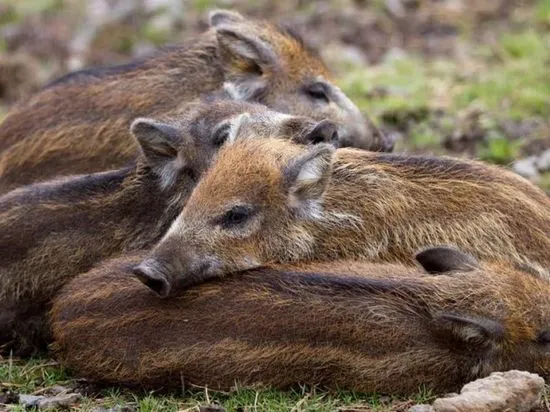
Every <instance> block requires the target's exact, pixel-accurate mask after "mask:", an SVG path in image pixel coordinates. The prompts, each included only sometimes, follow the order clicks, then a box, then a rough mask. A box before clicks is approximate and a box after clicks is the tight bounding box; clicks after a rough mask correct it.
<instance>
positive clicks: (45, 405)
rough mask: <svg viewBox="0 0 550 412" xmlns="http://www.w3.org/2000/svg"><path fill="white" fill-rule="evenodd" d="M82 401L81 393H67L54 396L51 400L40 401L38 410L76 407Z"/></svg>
mask: <svg viewBox="0 0 550 412" xmlns="http://www.w3.org/2000/svg"><path fill="white" fill-rule="evenodd" d="M80 399H82V395H80V394H79V393H67V394H63V395H57V396H52V397H50V398H44V399H40V400H39V401H38V409H57V408H63V407H68V406H71V405H74V404H75V403H77V402H78V401H80Z"/></svg>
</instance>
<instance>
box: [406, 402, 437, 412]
mask: <svg viewBox="0 0 550 412" xmlns="http://www.w3.org/2000/svg"><path fill="white" fill-rule="evenodd" d="M433 410H434V408H432V405H423V404H418V405H414V406H411V407H410V408H409V409H408V410H407V412H433Z"/></svg>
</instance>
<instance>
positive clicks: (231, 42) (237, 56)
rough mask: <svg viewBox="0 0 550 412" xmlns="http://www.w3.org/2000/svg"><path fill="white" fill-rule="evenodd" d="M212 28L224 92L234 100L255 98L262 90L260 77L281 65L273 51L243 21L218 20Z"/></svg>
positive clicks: (264, 85)
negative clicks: (216, 44) (221, 71)
mask: <svg viewBox="0 0 550 412" xmlns="http://www.w3.org/2000/svg"><path fill="white" fill-rule="evenodd" d="M215 20H216V19H215ZM215 28H216V40H217V43H218V56H219V59H220V63H221V66H222V69H223V73H224V79H225V83H224V89H225V91H226V92H227V93H228V94H229V95H230V96H231V97H232V98H233V99H235V100H255V99H258V98H259V97H260V96H261V94H262V93H263V92H264V90H265V88H266V80H265V76H263V74H264V73H265V72H271V71H273V70H275V69H276V68H277V67H279V66H280V64H281V62H280V61H281V58H280V55H279V54H278V52H277V49H276V48H275V47H273V44H271V43H270V42H269V41H268V40H266V39H264V38H263V37H260V35H259V33H258V30H257V28H256V27H255V26H254V25H251V24H248V23H247V22H246V21H236V20H235V19H222V21H220V22H218V23H217V24H216V25H215Z"/></svg>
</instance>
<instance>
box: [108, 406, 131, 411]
mask: <svg viewBox="0 0 550 412" xmlns="http://www.w3.org/2000/svg"><path fill="white" fill-rule="evenodd" d="M107 412H136V408H134V407H133V406H129V405H117V406H113V407H112V408H111V409H107Z"/></svg>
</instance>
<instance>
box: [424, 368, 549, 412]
mask: <svg viewBox="0 0 550 412" xmlns="http://www.w3.org/2000/svg"><path fill="white" fill-rule="evenodd" d="M543 390H544V379H542V378H541V377H540V376H538V375H536V374H534V373H529V372H521V371H516V370H512V371H508V372H494V373H492V374H491V375H489V376H488V377H486V378H483V379H478V380H476V381H473V382H470V383H468V384H466V385H464V387H463V388H462V390H461V391H460V395H457V396H454V397H451V398H439V399H436V400H435V401H434V403H433V411H434V412H455V411H456V412H459V411H460V412H468V411H471V412H477V411H486V412H497V411H516V412H528V411H530V410H531V409H533V408H534V407H535V406H536V405H537V403H538V402H539V399H540V395H541V393H542V391H543ZM416 412H419V411H416Z"/></svg>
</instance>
